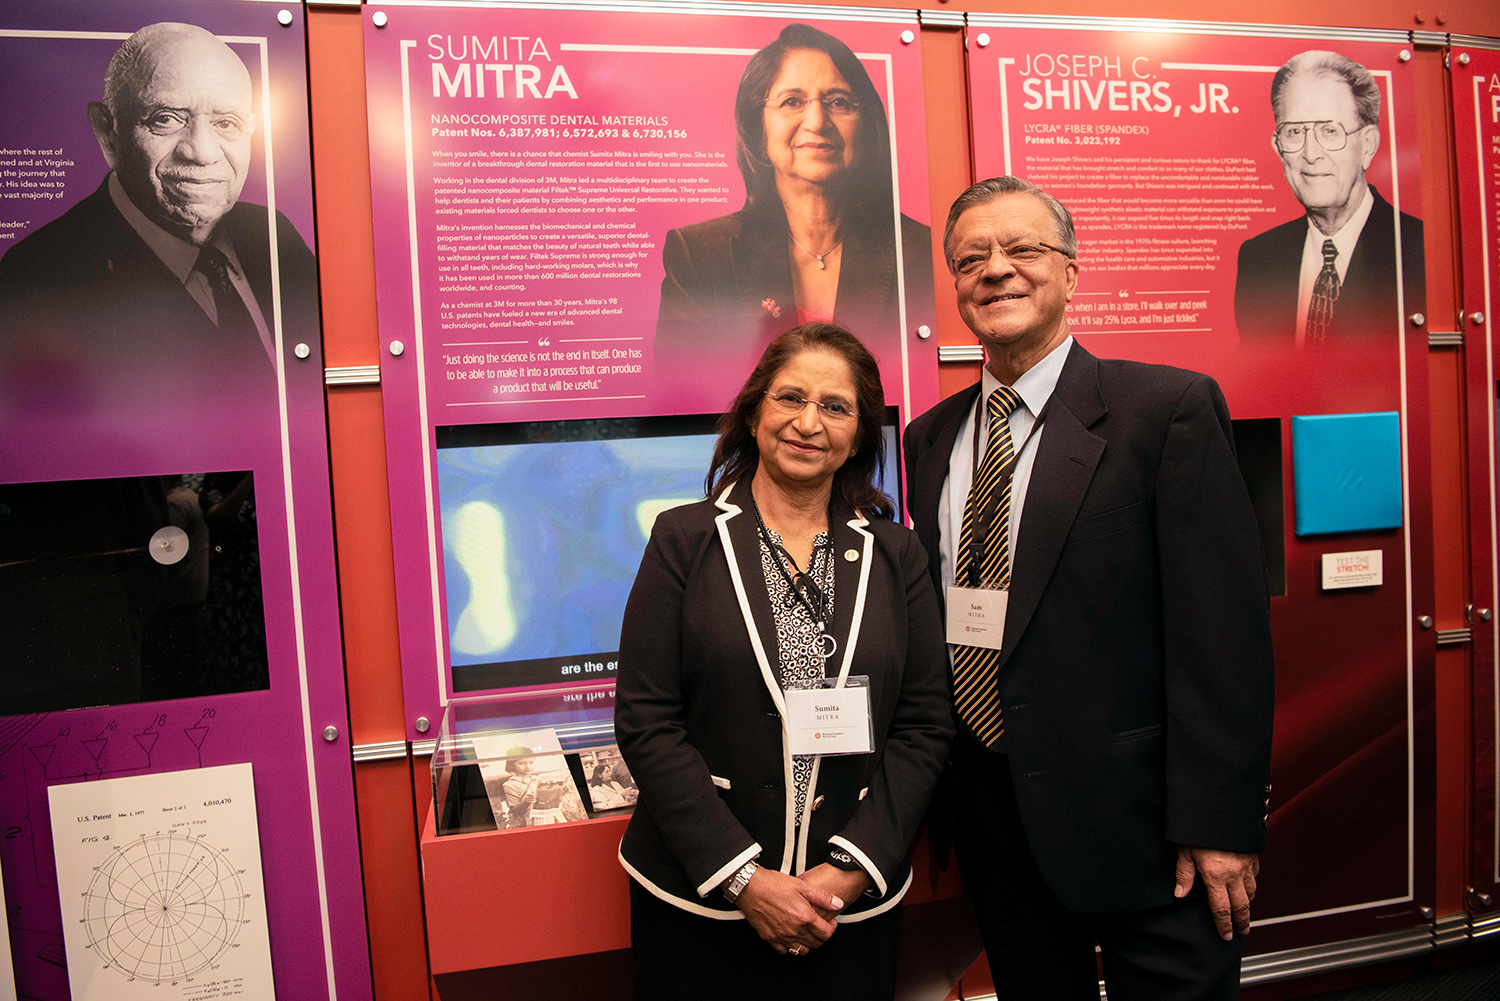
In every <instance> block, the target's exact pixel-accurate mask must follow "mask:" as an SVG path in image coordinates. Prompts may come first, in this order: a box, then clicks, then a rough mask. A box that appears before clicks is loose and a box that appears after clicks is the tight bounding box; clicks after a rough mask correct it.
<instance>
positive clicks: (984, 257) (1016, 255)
mask: <svg viewBox="0 0 1500 1001" xmlns="http://www.w3.org/2000/svg"><path fill="white" fill-rule="evenodd" d="M1049 250H1050V251H1053V252H1055V253H1058V254H1062V255H1063V256H1064V257H1072V256H1073V255H1072V254H1070V253H1068V252H1067V251H1066V250H1064V249H1062V248H1061V247H1054V246H1052V244H1050V243H1042V242H1041V241H1040V240H1038V241H1037V242H1036V243H1013V244H1011V245H1010V246H1009V247H1000V246H994V247H991V248H990V249H989V250H973V251H969V252H968V253H965V254H963V255H961V256H959V257H956V258H954V259H953V260H952V261H951V262H950V263H951V265H952V267H953V273H954V274H959V275H972V274H977V273H978V272H979V270H980V269H981V268H983V267H984V266H985V265H986V264H988V263H989V261H990V258H991V257H994V256H995V254H997V253H998V254H999V255H1000V256H1001V257H1004V258H1005V259H1006V260H1007V261H1010V263H1012V264H1020V265H1026V264H1035V263H1036V262H1037V261H1040V260H1041V259H1042V258H1043V257H1046V256H1047V251H1049Z"/></svg>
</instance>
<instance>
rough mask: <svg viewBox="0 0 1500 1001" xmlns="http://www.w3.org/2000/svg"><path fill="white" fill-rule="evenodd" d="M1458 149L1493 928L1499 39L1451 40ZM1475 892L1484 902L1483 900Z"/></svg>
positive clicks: (1477, 793) (1479, 717) (1481, 806)
mask: <svg viewBox="0 0 1500 1001" xmlns="http://www.w3.org/2000/svg"><path fill="white" fill-rule="evenodd" d="M1450 65H1451V67H1452V80H1453V133H1454V140H1455V146H1456V153H1457V166H1458V170H1457V176H1458V198H1459V216H1458V224H1459V236H1460V239H1461V241H1462V254H1463V258H1462V269H1463V302H1462V313H1461V314H1460V315H1461V317H1462V319H1461V321H1460V322H1462V323H1463V325H1464V329H1463V333H1464V342H1465V345H1466V347H1467V350H1466V351H1465V352H1464V354H1465V358H1466V361H1467V372H1466V377H1467V379H1466V385H1467V388H1468V398H1469V412H1468V422H1469V426H1468V431H1469V442H1470V446H1471V447H1470V450H1469V451H1470V456H1471V459H1470V466H1469V488H1470V489H1469V504H1470V511H1471V515H1470V524H1471V526H1472V527H1471V535H1470V543H1471V551H1472V561H1473V564H1472V565H1473V582H1474V583H1473V588H1474V590H1473V605H1472V608H1473V610H1474V611H1473V613H1472V615H1471V626H1472V629H1473V636H1474V794H1473V804H1474V808H1473V813H1474V831H1473V845H1474V855H1473V862H1472V865H1473V873H1472V876H1471V883H1472V886H1473V887H1474V890H1475V892H1474V893H1473V894H1471V895H1470V900H1469V905H1470V908H1471V909H1472V910H1473V911H1474V922H1475V925H1476V927H1479V926H1481V924H1483V925H1484V926H1487V927H1489V928H1500V921H1497V920H1496V918H1497V916H1500V912H1497V911H1495V910H1493V908H1494V901H1495V899H1496V895H1497V890H1500V829H1497V826H1496V825H1497V823H1500V773H1497V768H1500V765H1497V759H1496V747H1497V745H1500V701H1497V700H1500V684H1497V678H1496V664H1497V661H1500V658H1497V650H1496V643H1497V633H1496V629H1495V622H1494V617H1493V613H1494V607H1495V595H1496V592H1497V587H1496V578H1495V574H1496V568H1497V565H1500V564H1497V550H1496V541H1495V532H1496V528H1495V525H1496V516H1497V508H1496V503H1497V502H1496V496H1497V495H1496V471H1495V467H1496V452H1495V449H1496V440H1495V408H1496V396H1497V394H1496V382H1495V379H1496V375H1495V344H1494V329H1495V327H1494V319H1493V317H1494V309H1495V306H1496V305H1497V304H1500V302H1497V298H1496V292H1497V290H1500V41H1497V40H1496V39H1493V38H1474V37H1470V36H1455V37H1454V38H1453V42H1452V49H1451V51H1450ZM1481 895H1484V896H1485V897H1487V898H1488V900H1489V901H1490V903H1489V904H1488V905H1486V904H1485V902H1484V900H1482V899H1481Z"/></svg>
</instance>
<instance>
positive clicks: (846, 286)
mask: <svg viewBox="0 0 1500 1001" xmlns="http://www.w3.org/2000/svg"><path fill="white" fill-rule="evenodd" d="M901 253H902V262H903V264H904V274H905V287H906V296H907V300H906V305H907V316H908V317H911V318H914V319H913V322H915V318H926V317H929V316H930V315H931V314H932V308H933V307H932V302H933V285H932V231H931V230H930V229H929V228H928V227H926V226H924V225H922V224H921V223H919V222H916V221H914V220H912V219H908V218H907V217H906V216H904V215H903V216H902V217H901ZM662 263H663V265H664V266H665V267H666V276H665V277H664V278H662V283H661V311H660V313H659V314H658V316H657V321H656V341H655V344H654V351H655V355H656V357H657V358H658V359H659V360H660V361H661V362H662V363H665V364H666V365H668V366H679V365H681V364H682V363H684V362H692V363H697V362H703V361H710V360H713V359H723V360H733V361H735V362H737V363H739V367H738V368H736V371H741V372H742V374H743V373H748V372H749V370H750V365H753V364H754V361H755V359H757V358H759V357H760V353H761V351H762V350H763V349H764V348H765V346H766V345H767V344H769V343H771V341H772V340H774V339H775V338H776V337H777V335H779V334H781V333H783V332H785V331H787V330H790V329H791V328H793V327H795V326H796V325H797V300H796V296H795V294H794V293H793V291H792V264H791V260H790V259H789V258H788V256H787V229H786V220H785V218H784V217H783V216H782V215H781V213H780V211H779V210H778V211H776V212H751V211H749V210H741V211H739V212H734V213H731V214H730V215H726V216H720V217H719V218H717V219H709V220H707V221H705V222H700V223H695V224H694V225H691V226H684V227H682V228H681V229H674V230H672V231H671V232H669V233H668V234H667V239H666V242H665V244H664V246H663V248H662ZM896 277H897V273H896V241H895V238H894V236H893V234H892V231H891V227H890V224H889V222H886V224H885V225H884V226H870V227H866V228H864V229H859V230H851V231H850V232H849V233H848V234H847V235H846V236H845V238H844V247H843V251H842V254H841V256H840V264H839V290H838V297H837V298H836V299H835V301H834V308H833V322H835V323H837V324H839V325H840V326H843V327H847V328H848V329H849V330H851V331H853V332H854V334H855V335H856V336H858V337H860V338H861V339H862V340H864V341H865V342H866V343H867V344H872V345H877V346H878V344H879V342H880V341H881V339H886V340H891V341H894V342H895V343H899V341H895V340H894V339H895V338H897V337H899V336H901V335H902V330H901V314H900V310H899V305H900V302H899V298H898V295H897V288H896ZM766 299H770V300H772V301H774V302H775V303H776V305H777V307H779V309H780V311H781V315H780V316H775V315H773V314H772V311H771V310H770V309H767V308H766V307H765V306H763V305H762V302H763V301H764V300H766ZM736 381H737V380H736Z"/></svg>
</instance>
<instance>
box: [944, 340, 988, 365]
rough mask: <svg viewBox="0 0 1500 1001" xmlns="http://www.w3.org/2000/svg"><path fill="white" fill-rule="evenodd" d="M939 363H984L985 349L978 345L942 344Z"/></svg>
mask: <svg viewBox="0 0 1500 1001" xmlns="http://www.w3.org/2000/svg"><path fill="white" fill-rule="evenodd" d="M938 361H939V362H959V361H977V362H980V363H983V362H984V348H983V347H981V346H980V345H978V344H940V345H938Z"/></svg>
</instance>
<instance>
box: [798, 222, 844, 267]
mask: <svg viewBox="0 0 1500 1001" xmlns="http://www.w3.org/2000/svg"><path fill="white" fill-rule="evenodd" d="M786 235H787V236H790V237H791V238H792V242H793V243H795V244H796V245H797V249H799V250H801V251H802V252H803V253H804V254H806V255H807V256H808V257H811V258H814V259H815V260H816V261H817V262H818V270H819V271H827V270H828V265H826V264H824V263H823V258H825V257H827V256H829V255H830V254H832V253H833V252H834V251H835V250H838V249H839V248H840V247H842V246H843V245H844V241H843V240H840V241H839V242H838V243H835V244H834V245H833V246H831V247H829V248H828V249H827V250H825V251H823V253H821V254H815V253H813V252H812V251H811V250H808V249H807V248H806V247H804V246H802V241H801V240H799V239H797V237H796V235H795V234H793V233H792V231H791V230H787V234H786Z"/></svg>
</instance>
